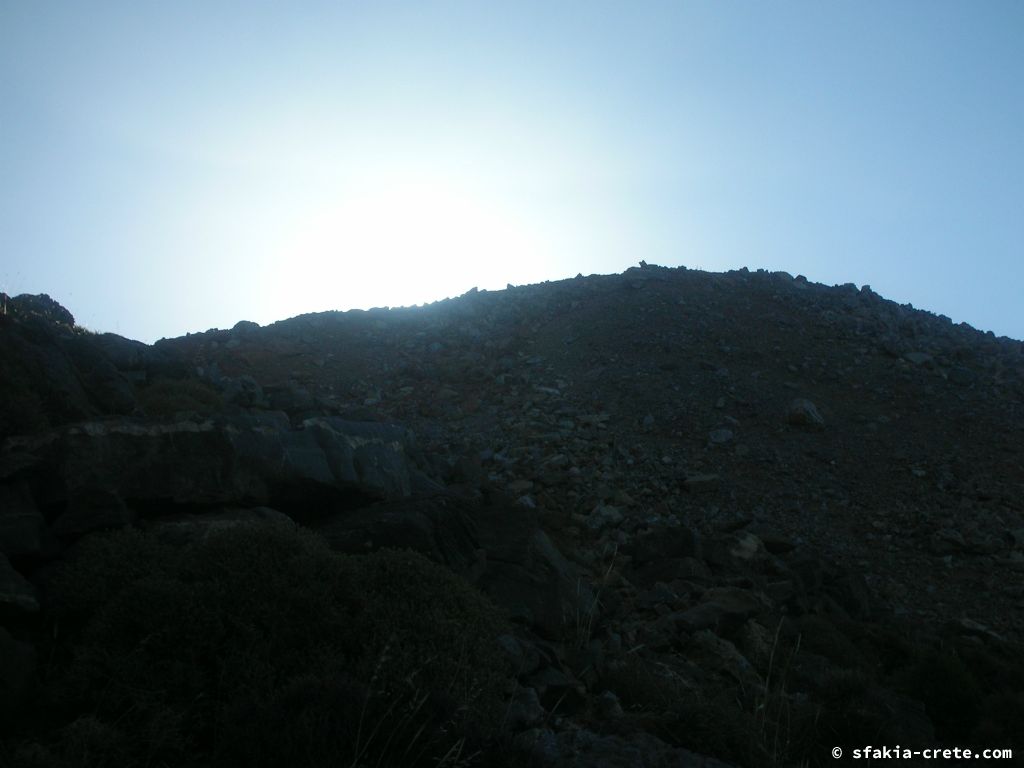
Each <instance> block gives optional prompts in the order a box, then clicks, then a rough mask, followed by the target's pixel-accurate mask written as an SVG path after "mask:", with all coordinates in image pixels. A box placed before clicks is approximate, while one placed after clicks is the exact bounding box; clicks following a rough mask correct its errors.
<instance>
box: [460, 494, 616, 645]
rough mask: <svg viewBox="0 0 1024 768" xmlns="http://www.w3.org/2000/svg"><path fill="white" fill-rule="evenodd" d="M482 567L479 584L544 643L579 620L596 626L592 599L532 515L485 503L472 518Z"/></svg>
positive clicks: (596, 610)
mask: <svg viewBox="0 0 1024 768" xmlns="http://www.w3.org/2000/svg"><path fill="white" fill-rule="evenodd" d="M473 520H474V523H475V525H476V532H477V537H478V542H479V546H480V547H481V548H482V549H483V550H484V551H485V552H486V555H487V564H486V569H485V570H484V573H483V575H482V576H481V578H480V579H479V580H478V582H477V583H478V585H479V586H480V587H481V589H483V590H484V591H485V592H486V593H487V594H488V595H490V596H491V599H493V600H494V601H495V602H496V603H497V604H499V605H501V606H502V607H504V608H505V609H506V611H508V615H509V618H511V619H512V620H513V621H518V622H521V623H524V624H526V625H527V626H529V627H531V628H532V629H533V630H534V631H535V632H536V633H537V634H538V635H540V636H541V637H543V638H546V639H549V640H557V639H561V638H562V637H563V635H564V634H565V631H566V629H567V628H568V627H572V626H574V625H577V624H578V623H580V622H583V623H587V624H589V625H590V626H596V622H597V619H598V613H599V605H598V602H597V597H596V596H595V594H594V592H593V589H592V588H591V586H590V585H589V583H588V582H587V581H586V580H585V579H584V578H583V576H582V575H581V574H580V573H579V572H578V571H577V569H576V568H575V566H573V565H572V564H571V563H570V562H569V561H568V560H567V559H566V558H565V556H564V555H563V554H562V553H561V552H560V551H559V550H558V548H557V547H556V546H555V544H554V542H552V541H551V539H550V538H549V537H548V535H547V534H546V533H545V532H544V531H542V530H541V529H540V528H539V527H538V526H537V523H536V521H535V519H533V517H532V513H531V512H530V511H529V510H526V509H524V508H522V507H514V506H511V505H506V504H503V503H492V504H488V505H484V506H482V507H480V508H478V509H476V510H475V511H474V516H473Z"/></svg>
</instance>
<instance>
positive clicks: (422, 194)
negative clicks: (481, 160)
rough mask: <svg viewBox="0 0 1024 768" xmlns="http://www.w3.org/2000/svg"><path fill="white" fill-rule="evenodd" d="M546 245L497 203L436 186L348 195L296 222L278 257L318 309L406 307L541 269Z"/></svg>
mask: <svg viewBox="0 0 1024 768" xmlns="http://www.w3.org/2000/svg"><path fill="white" fill-rule="evenodd" d="M544 250H545V249H544V248H543V243H542V239H541V238H539V237H538V236H537V235H536V232H535V231H534V229H533V228H532V227H531V226H530V225H529V224H528V223H527V222H526V221H525V220H524V218H523V217H522V216H521V215H519V214H517V213H516V211H515V210H514V209H513V208H512V206H510V205H508V204H506V203H503V202H502V201H501V200H500V198H498V197H497V196H487V195H485V194H482V193H480V192H479V191H476V190H472V189H471V188H470V187H469V186H468V185H466V186H459V185H457V184H455V183H453V182H452V181H450V180H449V179H446V178H443V177H441V176H437V177H433V178H431V177H420V178H416V177H400V178H394V177H393V178H386V179H381V180H377V181H375V182H371V183H361V184H358V185H354V186H353V187H352V189H351V190H350V191H348V192H347V193H346V194H343V195H341V196H340V197H337V198H335V199H334V200H332V201H331V203H329V204H326V205H323V206H322V207H321V208H320V209H319V210H318V211H317V213H315V214H314V215H312V216H310V217H309V218H307V219H306V220H305V221H304V222H302V224H301V226H300V227H299V231H298V233H297V235H296V237H295V239H294V240H293V241H292V242H291V243H289V245H288V246H287V247H286V249H285V251H286V252H285V253H284V254H282V255H283V257H284V259H285V260H286V263H287V264H288V266H289V269H290V270H291V269H295V268H296V267H300V268H301V271H302V272H303V273H305V274H311V275H315V276H317V279H316V280H314V281H311V285H310V287H309V289H308V290H309V291H310V293H308V294H307V295H306V296H305V297H304V300H303V304H304V306H305V309H304V311H309V310H310V309H311V306H310V305H316V306H318V307H322V308H344V307H361V308H368V307H371V306H384V305H389V306H405V305H411V304H421V303H424V302H430V301H435V300H437V299H440V298H444V297H446V296H450V295H453V294H454V293H460V292H462V291H465V290H468V289H469V288H472V287H473V286H478V287H481V288H503V287H504V286H505V280H506V279H507V278H508V277H509V275H511V274H514V273H517V272H522V268H523V267H524V266H528V265H529V264H530V263H534V264H536V263H539V262H541V261H542V260H543V251H544Z"/></svg>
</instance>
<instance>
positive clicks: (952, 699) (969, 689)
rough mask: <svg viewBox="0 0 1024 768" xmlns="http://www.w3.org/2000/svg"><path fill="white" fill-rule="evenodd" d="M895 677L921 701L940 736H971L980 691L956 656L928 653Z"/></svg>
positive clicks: (954, 738)
mask: <svg viewBox="0 0 1024 768" xmlns="http://www.w3.org/2000/svg"><path fill="white" fill-rule="evenodd" d="M897 679H898V683H899V684H900V687H901V688H902V689H903V690H904V691H905V692H906V693H907V694H908V695H910V696H912V697H914V698H915V699H918V700H919V701H922V702H924V705H925V709H926V710H927V711H928V717H930V718H931V720H932V722H933V723H935V730H936V735H937V736H938V737H939V738H940V739H942V740H944V741H949V742H954V741H963V740H965V739H967V738H968V737H969V736H970V735H971V731H972V730H973V728H974V726H975V725H977V724H978V718H979V715H980V710H981V703H982V691H981V688H980V686H979V685H978V682H977V680H976V679H975V677H974V675H973V674H972V673H971V671H970V670H969V669H968V668H967V666H966V665H965V664H964V663H963V662H962V661H961V660H960V659H959V658H958V657H957V656H954V655H953V654H951V653H948V652H946V653H943V652H939V651H933V652H930V653H928V654H927V655H926V656H925V657H924V658H923V659H921V661H919V662H917V663H916V664H914V665H913V666H912V667H910V668H909V669H907V670H905V671H904V672H903V673H902V674H900V675H899V676H898V678H897Z"/></svg>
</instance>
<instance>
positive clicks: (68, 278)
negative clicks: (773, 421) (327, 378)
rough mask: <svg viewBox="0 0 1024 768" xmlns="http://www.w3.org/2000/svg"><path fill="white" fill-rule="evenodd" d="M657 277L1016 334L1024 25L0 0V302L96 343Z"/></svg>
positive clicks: (704, 5)
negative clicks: (517, 288)
mask: <svg viewBox="0 0 1024 768" xmlns="http://www.w3.org/2000/svg"><path fill="white" fill-rule="evenodd" d="M641 259H643V260H646V261H647V262H649V263H653V264H662V265H665V266H673V267H674V266H679V265H684V266H687V267H689V268H692V269H704V270H711V271H723V270H728V269H736V268H739V267H743V266H746V267H749V268H750V269H758V268H764V269H769V270H784V271H787V272H790V273H791V274H794V275H796V274H803V275H805V276H807V278H808V279H810V280H813V281H818V282H823V283H826V284H834V283H847V282H853V283H856V284H857V285H863V284H869V285H871V286H872V288H873V289H874V290H875V291H877V292H879V293H881V294H882V295H884V296H886V297H887V298H890V299H893V300H895V301H898V302H900V303H912V304H913V305H914V306H915V307H917V308H922V309H927V310H929V311H932V312H935V313H937V314H945V315H948V316H949V317H951V318H952V319H953V320H954V321H955V322H961V321H963V322H968V323H970V324H971V325H973V326H974V327H976V328H979V329H981V330H991V331H993V332H995V333H996V334H997V335H1008V336H1011V337H1014V338H1018V339H1020V338H1024V300H1022V296H1024V3H1021V2H1019V1H1018V0H1009V1H1007V2H1000V1H997V0H978V1H977V2H973V1H972V2H966V1H960V0H958V1H957V2H947V1H946V0H920V1H919V2H910V1H909V0H887V1H885V2H882V1H881V0H854V1H846V0H834V1H832V2H785V1H780V2H772V3H765V2H739V1H738V0H716V1H714V2H712V1H711V0H708V1H707V2H685V1H684V0H676V1H675V2H643V1H642V0H630V1H629V2H616V3H609V2H603V1H602V0H587V1H586V2H559V1H558V0H548V1H547V2H543V3H533V2H529V1H528V0H517V2H509V3H498V2H480V1H479V0H476V1H474V2H437V3H435V2H425V1H422V0H421V2H408V3H392V2H386V1H382V2H372V3H366V2H362V3H348V2H330V3H328V2H316V0H307V1H306V2H296V3H283V2H263V1H262V0H252V1H251V2H246V3H231V2H218V1H217V0H202V1H201V2H193V1H192V0H178V1H177V2H174V3H140V2H103V0H97V2H90V3H80V2H71V1H67V2H60V1H58V0H53V2H40V0H0V290H2V291H5V292H7V293H9V294H12V295H14V294H17V293H48V294H50V295H51V296H53V297H54V298H55V299H57V300H58V301H60V302H61V303H62V304H64V305H65V306H66V307H67V308H68V309H70V310H71V311H72V312H73V313H74V314H75V316H76V319H77V320H78V322H79V323H80V324H82V325H85V326H86V327H89V328H90V329H93V330H97V331H111V332H115V333H119V334H121V335H124V336H128V337H131V338H137V339H141V340H143V341H146V342H152V341H154V340H156V339H158V338H160V337H165V336H166V337H173V336H179V335H183V334H184V333H186V332H190V331H191V332H194V331H202V330H206V329H208V328H214V327H218V328H229V327H231V326H232V325H234V324H235V322H237V321H238V320H242V319H245V320H253V321H256V322H258V323H261V324H266V323H269V322H273V321H275V320H279V319H284V318H286V317H290V316H294V315H297V314H301V313H304V312H315V311H323V310H330V309H339V310H346V309H350V308H369V307H373V306H401V305H409V304H418V303H422V302H429V301H434V300H437V299H441V298H444V297H447V296H454V295H459V294H461V293H464V292H465V291H467V290H469V289H470V288H473V287H479V288H481V289H501V288H504V287H505V286H506V284H508V283H512V284H515V285H521V284H525V283H535V282H541V281H544V280H557V279H563V278H567V277H573V276H575V275H576V274H577V273H580V272H582V273H583V274H594V273H613V272H621V271H622V270H624V269H626V268H628V267H630V266H634V265H636V264H637V263H638V262H639V261H640V260H641Z"/></svg>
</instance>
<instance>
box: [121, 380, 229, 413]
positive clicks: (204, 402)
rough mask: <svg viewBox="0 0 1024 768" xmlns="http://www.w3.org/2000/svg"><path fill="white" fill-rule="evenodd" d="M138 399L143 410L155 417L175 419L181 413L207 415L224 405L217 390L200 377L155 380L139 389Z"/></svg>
mask: <svg viewBox="0 0 1024 768" xmlns="http://www.w3.org/2000/svg"><path fill="white" fill-rule="evenodd" d="M137 399H138V402H139V405H141V406H142V409H143V410H144V411H145V412H146V413H147V414H148V415H150V416H153V417H156V418H172V417H174V416H175V415H176V414H178V413H182V412H194V413H198V414H199V415H201V416H205V415H208V414H211V413H215V412H217V411H219V410H220V409H221V408H222V407H223V402H222V400H221V397H220V394H218V392H217V390H215V389H214V388H213V387H212V386H210V385H209V384H206V383H205V382H202V381H199V380H198V379H168V378H160V379H156V380H154V381H153V382H151V383H150V384H149V385H147V386H145V387H142V388H140V389H139V391H138V394H137Z"/></svg>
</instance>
